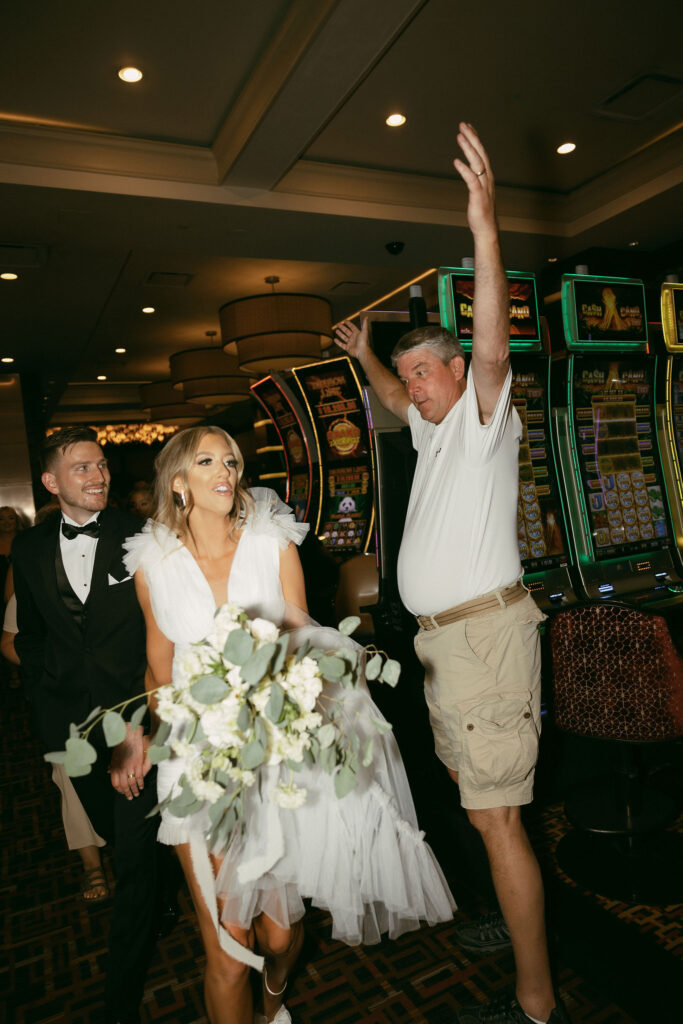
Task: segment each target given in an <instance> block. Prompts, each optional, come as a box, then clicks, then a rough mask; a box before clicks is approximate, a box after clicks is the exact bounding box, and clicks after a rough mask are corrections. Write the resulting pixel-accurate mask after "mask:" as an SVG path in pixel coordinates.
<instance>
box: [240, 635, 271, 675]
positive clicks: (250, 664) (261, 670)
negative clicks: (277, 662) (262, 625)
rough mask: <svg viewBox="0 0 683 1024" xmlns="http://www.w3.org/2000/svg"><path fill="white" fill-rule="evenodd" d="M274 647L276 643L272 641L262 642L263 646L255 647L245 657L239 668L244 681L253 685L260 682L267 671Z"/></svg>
mask: <svg viewBox="0 0 683 1024" xmlns="http://www.w3.org/2000/svg"><path fill="white" fill-rule="evenodd" d="M275 648H276V645H275V644H274V643H270V644H264V645H263V647H257V648H256V650H255V651H254V653H253V654H251V655H250V656H249V657H248V658H247V660H246V661H245V662H244V664H243V665H242V668H241V669H240V674H241V676H242V679H244V681H245V683H249V684H250V685H252V686H255V685H256V684H257V683H260V682H261V680H262V679H263V677H264V675H265V674H266V672H267V671H268V666H269V665H270V661H271V658H272V657H273V655H274V654H275Z"/></svg>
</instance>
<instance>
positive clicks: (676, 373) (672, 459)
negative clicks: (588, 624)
mask: <svg viewBox="0 0 683 1024" xmlns="http://www.w3.org/2000/svg"><path fill="white" fill-rule="evenodd" d="M661 311H662V331H663V334H664V344H665V345H666V355H665V356H664V357H663V358H662V360H661V368H660V373H659V398H658V403H657V423H658V427H659V437H660V448H661V452H662V466H663V469H664V478H665V480H666V489H667V495H668V499H669V510H670V513H671V521H672V524H673V529H674V537H675V541H676V548H675V554H676V558H677V560H678V565H679V569H680V570H681V571H683V284H682V283H680V282H678V281H665V282H664V283H663V284H662V287H661Z"/></svg>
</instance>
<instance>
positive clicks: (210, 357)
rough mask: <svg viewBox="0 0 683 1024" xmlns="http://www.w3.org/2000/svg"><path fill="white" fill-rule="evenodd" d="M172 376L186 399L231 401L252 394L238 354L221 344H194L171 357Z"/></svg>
mask: <svg viewBox="0 0 683 1024" xmlns="http://www.w3.org/2000/svg"><path fill="white" fill-rule="evenodd" d="M169 366H170V370H171V380H172V381H173V384H174V387H175V388H176V395H177V393H178V391H179V390H182V394H183V396H184V398H185V400H186V401H187V402H195V403H198V404H200V405H228V404H229V403H230V402H241V401H243V400H244V399H245V398H248V397H249V394H250V392H249V385H250V383H251V381H250V379H249V377H247V375H246V374H245V373H242V371H241V370H240V364H239V362H238V359H237V357H236V356H233V355H229V354H228V353H227V352H224V351H223V350H222V349H220V348H215V347H214V348H191V349H187V350H186V351H184V352H176V353H175V354H174V355H172V356H171V358H170V360H169Z"/></svg>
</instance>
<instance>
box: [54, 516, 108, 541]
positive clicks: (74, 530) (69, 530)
mask: <svg viewBox="0 0 683 1024" xmlns="http://www.w3.org/2000/svg"><path fill="white" fill-rule="evenodd" d="M62 533H63V534H64V536H65V537H66V539H67V540H74V539H75V538H76V537H80V535H81V534H82V533H85V534H86V535H87V536H88V537H98V536H99V533H100V524H99V520H97V519H95V520H93V522H92V523H86V524H85V526H72V525H71V523H64V522H63V523H62Z"/></svg>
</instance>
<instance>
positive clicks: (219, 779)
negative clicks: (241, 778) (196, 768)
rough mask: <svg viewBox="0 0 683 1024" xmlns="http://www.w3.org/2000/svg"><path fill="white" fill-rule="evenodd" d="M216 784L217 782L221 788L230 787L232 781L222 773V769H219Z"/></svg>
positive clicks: (225, 773)
mask: <svg viewBox="0 0 683 1024" xmlns="http://www.w3.org/2000/svg"><path fill="white" fill-rule="evenodd" d="M216 782H219V783H220V785H221V786H223V787H226V786H232V784H233V779H231V778H230V776H229V775H228V773H227V772H224V771H223V769H222V768H219V769H218V770H217V772H216Z"/></svg>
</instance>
